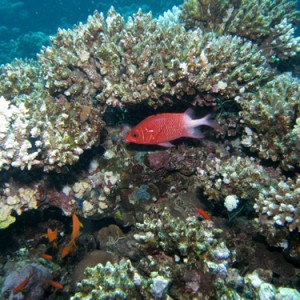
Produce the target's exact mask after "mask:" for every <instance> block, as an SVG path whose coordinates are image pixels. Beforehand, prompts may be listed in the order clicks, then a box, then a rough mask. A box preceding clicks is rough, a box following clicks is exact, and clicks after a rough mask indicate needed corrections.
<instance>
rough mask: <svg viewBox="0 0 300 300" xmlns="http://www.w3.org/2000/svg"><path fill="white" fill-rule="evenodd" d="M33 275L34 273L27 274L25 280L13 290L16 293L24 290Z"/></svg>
mask: <svg viewBox="0 0 300 300" xmlns="http://www.w3.org/2000/svg"><path fill="white" fill-rule="evenodd" d="M31 277H32V274H30V275H29V276H27V277H26V278H25V279H24V280H23V281H21V282H20V283H19V284H18V285H17V286H16V287H15V288H14V289H13V291H14V292H15V293H16V292H19V291H22V290H23V289H24V288H25V286H26V285H27V284H28V282H29V280H30V278H31Z"/></svg>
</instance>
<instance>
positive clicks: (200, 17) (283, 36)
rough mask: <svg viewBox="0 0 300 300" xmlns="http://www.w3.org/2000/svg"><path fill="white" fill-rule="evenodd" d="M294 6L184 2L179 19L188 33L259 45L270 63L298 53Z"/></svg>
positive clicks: (281, 2)
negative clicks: (212, 34) (235, 37)
mask: <svg viewBox="0 0 300 300" xmlns="http://www.w3.org/2000/svg"><path fill="white" fill-rule="evenodd" d="M296 3H297V2H296V1H284V0H276V1H270V0H264V1H260V2H257V1H255V0H251V1H244V0H233V1H220V0H213V1H206V0H186V1H184V4H183V6H182V14H181V18H182V20H183V21H184V23H185V26H186V27H187V28H188V29H194V28H197V27H200V28H201V29H202V30H204V31H206V32H210V31H213V32H216V33H217V34H218V35H221V34H234V35H238V36H241V37H245V38H247V39H249V40H252V41H253V42H255V43H257V44H258V45H260V47H261V49H263V51H264V53H265V55H267V56H268V57H269V59H271V60H273V59H274V57H277V58H280V59H287V58H288V57H291V56H293V55H295V54H296V53H297V52H298V51H299V50H300V46H299V40H300V39H299V38H297V37H294V31H295V26H296V24H297V23H298V21H299V12H298V11H296V10H295V9H296ZM273 56H274V57H273Z"/></svg>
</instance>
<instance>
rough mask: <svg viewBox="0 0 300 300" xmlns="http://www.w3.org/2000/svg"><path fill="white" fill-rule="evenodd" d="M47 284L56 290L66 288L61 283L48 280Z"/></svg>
mask: <svg viewBox="0 0 300 300" xmlns="http://www.w3.org/2000/svg"><path fill="white" fill-rule="evenodd" d="M47 283H49V284H51V285H52V286H53V287H55V288H56V289H63V288H64V286H63V285H62V284H61V283H60V282H58V281H54V280H47Z"/></svg>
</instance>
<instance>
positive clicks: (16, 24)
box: [0, 0, 183, 64]
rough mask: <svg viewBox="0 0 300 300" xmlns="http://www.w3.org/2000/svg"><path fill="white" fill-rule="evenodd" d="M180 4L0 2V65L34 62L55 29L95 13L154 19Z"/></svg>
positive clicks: (152, 0) (165, 0) (178, 0)
mask: <svg viewBox="0 0 300 300" xmlns="http://www.w3.org/2000/svg"><path fill="white" fill-rule="evenodd" d="M182 2H183V1H182V0H143V1H138V0H111V1H96V0H43V1H38V0H24V1H20V0H2V1H0V47H1V53H0V64H2V63H7V62H10V61H11V60H12V59H14V58H15V57H18V58H25V57H29V58H34V57H35V54H36V53H37V52H38V51H39V49H40V47H41V46H42V45H47V44H48V43H49V35H54V34H55V33H56V31H57V28H58V27H62V28H71V27H72V26H73V25H74V24H76V23H78V22H79V21H82V22H86V19H87V17H88V16H89V15H91V14H92V13H93V12H94V10H96V9H97V10H98V11H101V12H104V13H106V12H107V11H108V10H109V8H110V7H111V6H114V7H115V9H116V10H117V11H118V12H120V13H122V15H123V16H124V17H128V16H129V15H132V14H133V13H135V12H137V10H138V9H139V8H142V9H143V11H145V12H148V11H152V13H153V15H154V16H155V17H157V16H158V15H160V14H162V13H163V12H164V11H166V10H167V9H168V8H171V7H172V6H173V5H180V4H182Z"/></svg>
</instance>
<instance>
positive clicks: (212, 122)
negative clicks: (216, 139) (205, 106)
mask: <svg viewBox="0 0 300 300" xmlns="http://www.w3.org/2000/svg"><path fill="white" fill-rule="evenodd" d="M189 123H190V124H189V125H190V127H197V126H200V125H206V126H209V127H212V128H214V129H215V130H220V125H219V124H218V123H217V122H216V121H215V120H213V119H211V117H210V114H208V115H206V116H205V117H203V118H201V119H197V120H190V122H189Z"/></svg>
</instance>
